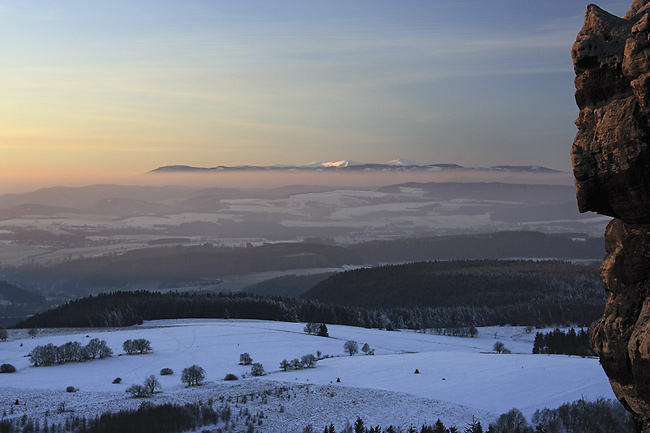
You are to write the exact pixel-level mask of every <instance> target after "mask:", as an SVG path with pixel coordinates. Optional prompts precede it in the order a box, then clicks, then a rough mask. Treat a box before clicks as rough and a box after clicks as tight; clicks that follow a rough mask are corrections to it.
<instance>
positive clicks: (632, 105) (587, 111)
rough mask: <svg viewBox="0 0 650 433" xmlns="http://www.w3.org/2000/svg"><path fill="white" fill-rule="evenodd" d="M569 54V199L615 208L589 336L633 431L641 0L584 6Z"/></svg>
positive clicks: (637, 358) (645, 411)
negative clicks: (615, 8)
mask: <svg viewBox="0 0 650 433" xmlns="http://www.w3.org/2000/svg"><path fill="white" fill-rule="evenodd" d="M571 55H572V57H573V62H574V69H575V73H576V79H575V84H576V94H575V97H576V102H577V104H578V107H579V108H580V116H579V118H578V120H577V121H576V125H577V126H578V133H577V135H576V138H575V141H574V143H573V148H572V149H571V158H572V162H573V171H574V175H575V183H576V192H577V198H578V206H579V208H580V211H582V212H586V211H592V212H597V213H601V214H605V215H609V216H612V217H614V218H615V219H614V220H612V222H611V223H610V224H609V226H608V227H607V231H606V233H605V238H606V246H607V253H608V254H607V256H606V257H605V259H604V260H603V264H602V266H601V278H602V281H603V286H604V288H605V291H606V292H607V304H606V306H605V311H604V313H603V317H602V318H601V319H599V320H598V321H596V322H595V323H594V324H593V325H592V326H591V329H590V340H591V345H592V348H593V350H594V351H595V352H596V354H597V355H598V356H599V357H600V360H601V364H602V366H603V368H604V369H605V372H606V373H607V375H608V376H609V379H610V383H611V385H612V388H613V390H614V392H615V394H616V396H617V397H618V399H619V400H620V401H621V402H622V403H623V404H624V405H625V407H626V408H627V409H628V410H630V411H631V412H632V413H633V414H634V416H635V428H636V431H638V432H643V433H650V0H636V1H634V3H633V4H632V6H631V7H630V10H629V11H628V13H627V14H626V15H625V17H624V18H618V17H616V16H614V15H611V14H609V13H607V12H605V11H603V10H602V9H600V8H599V7H597V6H594V5H589V6H587V13H586V15H585V24H584V27H583V28H582V30H581V31H580V33H579V34H578V37H577V40H576V42H575V43H574V45H573V47H572V48H571Z"/></svg>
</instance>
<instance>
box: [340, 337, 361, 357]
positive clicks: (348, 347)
mask: <svg viewBox="0 0 650 433" xmlns="http://www.w3.org/2000/svg"><path fill="white" fill-rule="evenodd" d="M343 350H345V352H347V353H349V354H350V356H353V355H354V354H356V353H359V345H358V344H357V342H356V341H352V340H349V341H346V342H345V343H344V344H343Z"/></svg>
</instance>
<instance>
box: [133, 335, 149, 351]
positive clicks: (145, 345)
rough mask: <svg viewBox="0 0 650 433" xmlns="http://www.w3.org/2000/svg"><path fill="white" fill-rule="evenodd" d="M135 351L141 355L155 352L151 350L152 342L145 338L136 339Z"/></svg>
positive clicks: (134, 341)
mask: <svg viewBox="0 0 650 433" xmlns="http://www.w3.org/2000/svg"><path fill="white" fill-rule="evenodd" d="M133 349H134V351H138V352H140V353H148V352H151V351H152V350H153V349H151V341H149V340H147V339H145V338H136V339H135V340H133Z"/></svg>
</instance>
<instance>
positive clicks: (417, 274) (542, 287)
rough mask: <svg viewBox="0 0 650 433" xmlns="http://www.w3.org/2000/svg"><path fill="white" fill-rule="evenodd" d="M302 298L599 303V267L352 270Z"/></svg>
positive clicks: (473, 263) (506, 263) (470, 264)
mask: <svg viewBox="0 0 650 433" xmlns="http://www.w3.org/2000/svg"><path fill="white" fill-rule="evenodd" d="M302 297H304V298H309V299H316V300H319V301H321V302H327V303H336V304H342V305H349V306H359V307H384V306H397V307H407V308H410V307H416V306H419V307H457V306H464V307H480V306H486V307H490V308H498V307H503V306H506V305H544V304H553V303H558V302H560V303H561V302H574V301H585V302H587V303H594V305H603V303H604V291H603V289H602V286H601V283H600V279H599V277H598V267H597V266H595V265H592V266H583V265H573V264H571V263H568V262H562V261H532V260H525V261H524V260H456V261H434V262H418V263H409V264H404V265H387V266H380V267H375V268H364V269H355V270H351V271H346V272H341V273H338V274H335V275H333V276H331V277H329V278H327V279H325V280H323V281H321V282H319V283H317V284H316V285H315V286H314V287H312V288H311V289H310V290H308V291H307V292H305V293H304V294H303V295H302Z"/></svg>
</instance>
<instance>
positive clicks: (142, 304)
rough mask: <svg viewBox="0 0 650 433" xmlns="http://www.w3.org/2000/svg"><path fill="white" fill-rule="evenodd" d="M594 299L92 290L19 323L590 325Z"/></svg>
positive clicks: (64, 325)
mask: <svg viewBox="0 0 650 433" xmlns="http://www.w3.org/2000/svg"><path fill="white" fill-rule="evenodd" d="M602 308H603V307H602V305H594V304H593V303H592V302H589V301H588V300H581V299H576V300H570V301H563V302H560V301H558V302H552V303H547V304H539V305H535V304H523V305H520V304H515V305H503V306H497V307H488V306H475V307H464V306H459V307H438V308H432V307H410V308H398V307H381V308H372V307H352V306H343V305H334V304H329V303H324V302H320V301H317V300H313V299H298V298H290V297H279V296H258V295H252V294H246V293H230V294H224V293H217V294H215V293H196V292H194V293H192V292H169V293H164V294H163V293H159V292H148V291H135V292H124V291H118V292H113V293H107V294H100V295H90V296H87V297H85V298H81V299H77V300H74V301H70V302H67V303H65V304H62V305H60V306H59V307H57V308H54V309H51V310H48V311H45V312H43V313H37V314H35V315H34V316H32V317H29V318H27V319H25V320H23V321H21V322H19V323H18V324H17V325H16V326H15V327H16V328H70V327H72V328H74V327H89V328H92V327H122V326H131V325H135V324H142V322H143V321H144V320H158V319H187V318H220V319H259V320H274V321H284V322H313V323H328V324H338V325H348V326H359V327H365V328H376V329H386V330H395V329H414V330H421V329H426V328H452V327H463V326H465V327H471V326H491V325H507V324H510V325H530V326H568V325H572V324H575V325H579V326H586V325H588V324H590V323H591V322H592V321H593V320H595V319H596V318H597V317H599V316H600V315H601V314H602Z"/></svg>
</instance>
